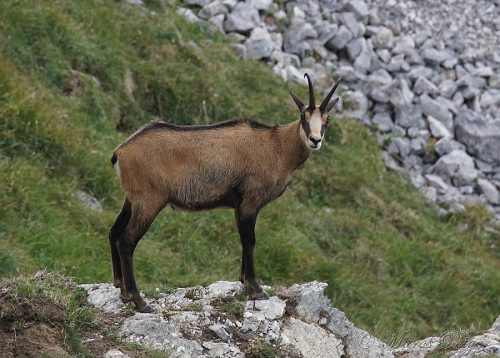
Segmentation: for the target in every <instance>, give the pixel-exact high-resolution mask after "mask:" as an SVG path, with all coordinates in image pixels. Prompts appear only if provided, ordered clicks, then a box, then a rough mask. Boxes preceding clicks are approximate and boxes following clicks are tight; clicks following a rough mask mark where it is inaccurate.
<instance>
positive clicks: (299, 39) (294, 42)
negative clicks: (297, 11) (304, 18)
mask: <svg viewBox="0 0 500 358" xmlns="http://www.w3.org/2000/svg"><path fill="white" fill-rule="evenodd" d="M316 37H318V33H317V32H316V30H315V29H314V27H313V26H312V25H311V24H310V23H305V24H300V25H298V24H297V25H292V26H291V27H290V28H288V30H287V31H286V33H285V39H284V44H283V45H284V49H285V51H286V52H288V53H293V54H295V55H298V56H300V57H303V56H304V54H305V51H306V50H307V49H308V48H310V46H309V45H308V44H307V42H305V40H306V39H313V38H316Z"/></svg>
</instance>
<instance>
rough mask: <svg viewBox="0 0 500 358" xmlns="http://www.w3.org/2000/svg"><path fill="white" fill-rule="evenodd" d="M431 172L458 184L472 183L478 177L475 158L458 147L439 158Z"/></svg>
mask: <svg viewBox="0 0 500 358" xmlns="http://www.w3.org/2000/svg"><path fill="white" fill-rule="evenodd" d="M430 172H431V173H433V174H437V175H441V176H443V177H444V178H446V179H447V180H451V181H452V182H453V183H454V184H455V185H457V186H461V185H467V184H470V183H472V182H473V181H474V180H475V179H476V178H477V170H476V168H475V166H474V160H473V159H472V158H471V157H470V156H469V155H468V154H467V153H465V152H463V151H461V150H457V149H456V150H453V151H451V152H450V153H448V154H446V155H444V156H442V157H441V158H439V160H438V161H437V162H436V164H434V166H433V167H432V168H431V170H430Z"/></svg>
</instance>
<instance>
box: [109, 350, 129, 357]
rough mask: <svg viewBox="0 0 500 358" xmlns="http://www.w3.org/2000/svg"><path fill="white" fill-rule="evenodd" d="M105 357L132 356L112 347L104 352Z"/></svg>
mask: <svg viewBox="0 0 500 358" xmlns="http://www.w3.org/2000/svg"><path fill="white" fill-rule="evenodd" d="M104 358H130V356H128V355H126V354H124V353H123V352H121V351H119V350H118V349H111V350H109V351H107V352H106V353H104Z"/></svg>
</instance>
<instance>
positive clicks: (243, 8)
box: [224, 2, 260, 34]
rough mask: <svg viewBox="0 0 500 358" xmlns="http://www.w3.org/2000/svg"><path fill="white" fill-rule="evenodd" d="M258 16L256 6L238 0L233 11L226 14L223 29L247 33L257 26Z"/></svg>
mask: <svg viewBox="0 0 500 358" xmlns="http://www.w3.org/2000/svg"><path fill="white" fill-rule="evenodd" d="M259 23H260V17H259V12H258V11H257V9H256V8H254V7H253V6H251V5H250V4H247V3H244V2H239V3H238V4H237V5H236V7H235V8H234V9H233V11H232V12H231V13H230V14H228V15H227V18H226V22H225V23H224V29H225V30H226V31H227V32H233V31H234V32H239V33H242V34H248V33H249V32H250V31H252V30H253V29H254V28H256V27H257V26H259Z"/></svg>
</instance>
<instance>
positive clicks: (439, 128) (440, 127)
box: [427, 116, 453, 139]
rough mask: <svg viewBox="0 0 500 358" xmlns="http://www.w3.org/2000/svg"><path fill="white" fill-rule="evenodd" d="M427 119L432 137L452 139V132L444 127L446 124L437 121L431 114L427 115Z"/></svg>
mask: <svg viewBox="0 0 500 358" xmlns="http://www.w3.org/2000/svg"><path fill="white" fill-rule="evenodd" d="M427 121H428V122H429V129H430V130H431V133H432V136H433V137H434V138H445V139H452V138H453V135H452V133H451V132H450V131H449V130H448V128H446V126H445V125H444V124H443V123H441V122H440V121H438V120H437V119H436V118H434V117H433V116H428V117H427Z"/></svg>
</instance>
